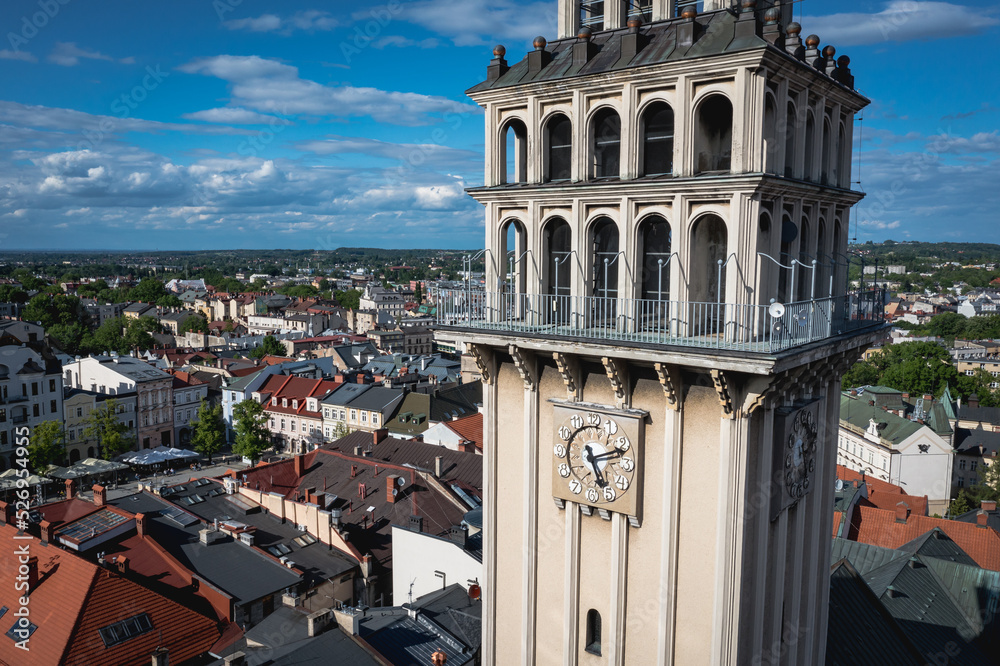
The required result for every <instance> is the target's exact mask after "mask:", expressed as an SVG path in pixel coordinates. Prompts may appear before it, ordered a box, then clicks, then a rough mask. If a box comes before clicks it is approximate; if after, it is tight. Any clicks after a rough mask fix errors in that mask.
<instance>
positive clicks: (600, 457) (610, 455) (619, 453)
mask: <svg viewBox="0 0 1000 666" xmlns="http://www.w3.org/2000/svg"><path fill="white" fill-rule="evenodd" d="M624 453H625V452H624V451H619V450H618V449H613V450H611V451H608V452H607V453H602V454H600V455H597V456H594V457H593V460H594V461H595V462H596V461H598V460H604V459H605V458H621V457H622V454H624Z"/></svg>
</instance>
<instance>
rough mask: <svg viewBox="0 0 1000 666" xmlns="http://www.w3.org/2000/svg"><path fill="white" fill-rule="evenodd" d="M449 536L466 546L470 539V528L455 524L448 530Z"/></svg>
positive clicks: (460, 544)
mask: <svg viewBox="0 0 1000 666" xmlns="http://www.w3.org/2000/svg"><path fill="white" fill-rule="evenodd" d="M448 538H449V539H451V540H452V541H454V542H455V543H457V544H458V545H459V546H461V547H462V548H465V546H466V544H467V543H468V540H469V528H468V527H463V526H461V525H454V526H453V527H452V528H451V529H450V530H448Z"/></svg>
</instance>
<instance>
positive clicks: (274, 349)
mask: <svg viewBox="0 0 1000 666" xmlns="http://www.w3.org/2000/svg"><path fill="white" fill-rule="evenodd" d="M286 355H287V350H286V349H285V345H283V344H281V342H279V341H278V339H277V338H275V337H274V336H273V335H266V336H264V341H263V342H262V343H261V345H260V347H254V348H253V350H252V351H251V352H250V358H264V357H265V356H286Z"/></svg>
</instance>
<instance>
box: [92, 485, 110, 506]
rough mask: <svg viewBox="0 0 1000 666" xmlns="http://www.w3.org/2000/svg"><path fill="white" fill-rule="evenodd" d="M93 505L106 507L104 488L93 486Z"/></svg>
mask: <svg viewBox="0 0 1000 666" xmlns="http://www.w3.org/2000/svg"><path fill="white" fill-rule="evenodd" d="M94 504H95V505H96V506H107V504H108V491H107V490H105V488H104V486H94Z"/></svg>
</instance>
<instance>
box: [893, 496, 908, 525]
mask: <svg viewBox="0 0 1000 666" xmlns="http://www.w3.org/2000/svg"><path fill="white" fill-rule="evenodd" d="M909 517H910V507H909V506H907V504H906V502H900V503H899V504H897V505H896V522H897V523H903V524H904V525H905V524H906V519H907V518H909Z"/></svg>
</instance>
